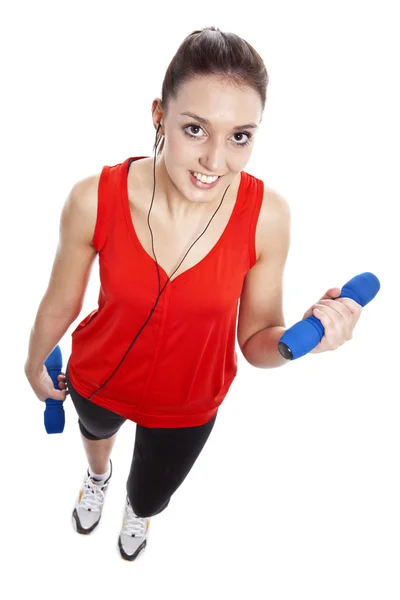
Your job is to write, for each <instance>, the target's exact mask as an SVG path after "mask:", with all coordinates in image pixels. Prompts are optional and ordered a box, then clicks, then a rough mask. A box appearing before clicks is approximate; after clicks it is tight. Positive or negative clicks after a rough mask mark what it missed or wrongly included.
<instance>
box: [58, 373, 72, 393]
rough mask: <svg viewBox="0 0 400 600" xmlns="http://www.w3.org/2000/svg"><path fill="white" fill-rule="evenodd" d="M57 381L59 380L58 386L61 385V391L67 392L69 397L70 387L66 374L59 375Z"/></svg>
mask: <svg viewBox="0 0 400 600" xmlns="http://www.w3.org/2000/svg"><path fill="white" fill-rule="evenodd" d="M57 379H58V385H59V387H60V389H62V390H66V395H67V396H68V394H69V391H68V386H67V378H66V376H65V374H64V373H60V374H59V375H57Z"/></svg>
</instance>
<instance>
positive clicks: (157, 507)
mask: <svg viewBox="0 0 400 600" xmlns="http://www.w3.org/2000/svg"><path fill="white" fill-rule="evenodd" d="M65 376H66V380H67V386H68V391H69V393H70V397H71V400H72V402H73V404H74V406H75V409H76V412H77V413H78V417H79V418H78V425H79V428H80V430H81V433H82V435H83V436H84V437H86V438H88V439H89V440H105V439H107V438H110V437H112V436H113V435H114V434H115V433H116V432H117V431H118V430H119V428H120V427H121V425H122V424H123V423H124V422H125V421H126V419H125V418H124V417H121V416H120V415H118V414H117V413H115V412H113V411H111V410H108V409H106V408H103V407H102V406H99V405H98V404H94V403H93V402H90V401H88V400H87V399H86V398H84V397H83V396H81V395H80V394H78V392H77V391H76V390H75V389H74V388H73V386H72V384H71V381H70V379H69V376H68V365H67V368H66V372H65ZM216 418H217V415H215V416H214V417H213V418H212V419H211V420H210V421H209V422H208V423H206V424H205V425H199V426H195V427H178V428H176V427H174V428H162V427H144V426H143V425H139V424H136V436H135V446H134V450H133V458H132V463H131V468H130V472H129V477H128V480H127V482H126V491H127V495H128V498H129V501H130V503H131V506H132V508H133V511H134V512H135V514H136V515H137V516H138V517H152V516H154V515H157V514H159V513H160V512H162V511H163V510H165V509H166V508H167V506H168V504H169V501H170V499H171V496H172V494H174V493H175V492H176V490H177V489H178V488H179V486H180V485H181V484H182V482H183V481H184V479H185V478H186V476H187V475H188V473H189V471H190V470H191V468H192V467H193V465H194V463H195V462H196V459H197V457H198V456H199V454H200V452H201V450H202V449H203V447H204V445H205V443H206V442H207V439H208V437H209V435H210V433H211V431H212V428H213V427H214V423H215V420H216Z"/></svg>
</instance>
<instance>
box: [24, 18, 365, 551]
mask: <svg viewBox="0 0 400 600" xmlns="http://www.w3.org/2000/svg"><path fill="white" fill-rule="evenodd" d="M267 84H268V74H267V71H266V68H265V65H264V63H263V61H262V59H261V57H260V56H259V55H258V53H257V52H256V51H255V50H254V48H253V47H252V46H251V45H250V44H249V43H248V42H246V41H245V40H243V39H242V38H240V37H238V36H237V35H235V34H233V33H223V32H221V31H220V30H219V29H217V28H214V27H210V28H206V29H203V30H201V31H194V32H193V33H191V34H190V35H189V36H187V38H186V39H185V40H184V41H183V43H182V44H181V46H180V47H179V49H178V51H177V53H176V55H175V56H174V58H173V59H172V61H171V63H170V65H169V67H168V69H167V72H166V74H165V78H164V82H163V86H162V99H160V98H157V99H155V100H154V101H153V104H152V122H153V127H154V128H155V130H156V143H155V146H154V157H146V156H136V157H130V158H128V159H126V160H124V161H122V162H121V163H119V164H117V165H114V166H105V167H104V168H103V169H102V171H101V172H100V173H98V174H97V175H94V176H90V177H87V178H86V179H83V180H81V181H79V182H77V183H76V184H75V185H74V186H73V188H72V190H71V193H70V195H69V197H68V199H67V201H66V203H65V205H64V208H63V211H62V216H61V227H60V243H59V246H58V249H57V254H56V258H55V262H54V265H53V269H52V273H51V278H50V283H49V287H48V289H47V291H46V294H45V296H44V297H43V300H42V302H41V304H40V307H39V310H38V314H37V317H36V321H35V324H34V327H33V329H32V333H31V338H30V345H29V355H28V358H27V361H26V364H25V372H26V375H27V377H28V379H29V381H30V384H31V386H32V388H33V390H34V392H35V393H36V395H37V397H38V398H39V400H41V401H45V399H46V398H49V397H52V398H55V399H59V400H64V399H65V398H66V395H67V394H69V395H70V396H71V399H72V401H73V403H74V406H75V408H76V411H77V413H78V416H79V420H78V423H79V427H80V432H81V436H82V441H83V444H84V448H85V451H86V454H87V458H88V463H89V467H88V469H87V472H86V474H85V477H84V481H83V485H82V488H81V490H80V493H79V497H78V499H77V501H76V505H75V507H74V510H73V523H74V525H75V527H76V529H77V531H78V532H80V533H85V534H87V533H90V532H91V531H93V529H94V528H95V527H96V526H97V525H98V523H99V521H100V518H101V511H102V508H103V503H104V499H105V494H106V491H107V488H108V485H109V482H110V478H111V475H112V463H111V459H110V455H111V450H112V447H113V445H114V442H115V438H116V434H117V432H118V430H119V428H120V427H121V425H122V424H123V423H124V422H125V421H126V419H129V420H131V421H133V422H135V423H136V424H137V427H136V438H135V445H134V452H133V459H132V464H131V469H130V473H129V477H128V479H127V488H126V489H127V496H126V503H125V509H124V521H123V526H122V530H121V533H120V536H119V540H118V545H119V549H120V552H121V556H122V557H123V558H125V559H127V560H134V559H135V558H136V557H137V556H138V555H139V553H140V552H141V551H142V550H143V549H144V548H145V546H146V543H147V536H148V527H149V522H150V517H151V516H153V515H156V514H159V513H160V512H161V511H163V510H165V508H166V507H167V506H168V503H169V501H170V499H171V496H172V495H173V494H174V493H175V491H176V490H177V489H178V487H179V486H180V485H181V484H182V482H183V481H184V479H185V478H186V476H187V475H188V473H189V471H190V470H191V468H192V467H193V464H194V463H195V461H196V459H197V457H198V456H199V454H200V452H201V450H202V448H203V447H204V445H205V443H206V441H207V439H208V437H209V435H210V433H211V431H212V428H213V426H214V423H215V419H216V416H217V412H218V408H219V406H220V405H221V403H222V402H223V400H224V398H225V396H226V394H227V392H228V390H229V387H230V385H231V383H232V381H233V380H234V378H235V376H236V372H237V355H236V352H235V339H236V335H237V339H238V344H239V347H240V349H241V352H242V353H243V355H244V357H245V358H246V360H247V361H248V362H249V363H250V364H251V365H253V366H255V367H260V368H274V367H279V366H282V365H284V364H286V362H287V361H286V360H285V359H284V358H283V357H282V356H281V355H280V354H279V352H278V341H279V339H280V337H281V336H282V334H283V333H284V331H285V322H284V316H283V310H282V280H283V271H284V266H285V261H286V258H287V254H288V250H289V238H290V210H289V206H288V204H287V202H286V200H285V199H284V198H283V197H282V196H281V195H280V194H278V193H277V192H275V191H274V190H272V189H270V188H268V187H267V186H265V185H264V182H263V181H262V180H261V179H258V178H256V177H254V176H252V175H250V174H249V173H247V172H246V171H244V169H245V167H246V165H247V163H248V161H249V159H250V157H251V154H252V151H253V147H254V143H255V139H256V136H257V132H258V129H259V126H260V123H261V120H262V115H263V111H264V107H265V103H266V88H267ZM160 141H161V146H160V147H159V149H158V153H157V155H156V149H157V148H158V146H159V142H160ZM97 254H98V255H99V269H100V280H101V287H100V292H99V306H98V308H97V309H95V310H94V311H92V312H91V313H90V314H89V315H87V316H86V317H85V318H84V319H83V321H81V323H80V324H79V325H78V327H77V328H76V329H75V330H74V332H73V333H72V352H71V356H70V357H69V361H68V365H67V368H66V373H65V374H64V373H62V374H61V375H60V376H59V386H60V388H61V390H60V391H55V390H54V387H53V385H52V382H51V379H50V377H49V375H48V373H47V370H46V368H45V366H44V362H45V360H46V358H47V357H48V356H49V354H50V352H51V351H52V350H53V348H54V347H55V345H56V344H57V343H58V342H59V340H60V339H61V338H62V336H63V335H64V333H65V332H66V331H67V329H68V327H69V326H70V324H71V323H72V322H73V321H74V320H75V319H76V318H77V316H78V315H79V313H80V310H81V307H82V304H83V299H84V294H85V290H86V287H87V282H88V279H89V276H90V271H91V268H92V265H93V262H94V259H95V258H96V256H97ZM339 294H340V288H331V289H329V290H328V291H327V292H326V294H324V295H323V296H322V298H321V299H320V300H319V301H318V302H317V303H316V304H315V305H313V306H312V307H311V308H310V309H308V310H307V311H306V313H305V314H304V316H303V319H304V318H307V317H308V316H309V315H310V314H312V313H314V314H315V315H316V316H317V317H318V318H319V319H320V320H321V322H322V324H323V325H324V328H325V335H324V337H323V338H322V340H321V342H320V344H319V345H318V346H317V347H316V348H315V349H314V350H313V352H314V353H317V352H324V351H327V350H333V349H336V348H337V347H339V346H340V345H342V344H343V343H344V342H345V341H346V340H349V339H351V337H352V330H353V328H354V326H355V325H356V323H357V321H358V319H359V316H360V313H361V307H360V306H359V305H358V304H357V303H355V302H353V301H352V300H350V299H346V298H338V296H339ZM335 298H336V299H335ZM239 302H240V304H239ZM316 307H317V308H318V311H317V310H316ZM237 317H238V321H237ZM236 321H237V323H238V325H237V330H236Z"/></svg>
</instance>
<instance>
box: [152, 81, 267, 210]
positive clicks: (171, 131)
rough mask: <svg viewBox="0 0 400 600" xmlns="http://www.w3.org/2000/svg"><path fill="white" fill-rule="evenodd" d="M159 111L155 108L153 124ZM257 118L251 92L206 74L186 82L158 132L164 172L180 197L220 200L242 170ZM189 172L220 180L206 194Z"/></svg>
mask: <svg viewBox="0 0 400 600" xmlns="http://www.w3.org/2000/svg"><path fill="white" fill-rule="evenodd" d="M159 109H160V106H159V105H157V110H156V111H155V113H154V117H155V122H157V121H158V120H159V119H160V116H161V114H162V113H160V112H158V111H159ZM184 112H190V113H192V114H194V115H197V117H200V118H202V119H206V120H208V121H209V123H206V122H203V121H201V119H199V118H195V117H192V116H189V115H183V114H181V113H184ZM261 119H262V105H261V99H260V97H259V95H258V94H257V92H256V91H254V90H253V89H252V88H249V87H245V88H239V87H237V86H236V85H235V84H233V83H232V82H229V81H227V80H225V81H224V80H222V79H221V78H220V77H219V76H209V75H208V76H201V77H200V76H199V77H196V78H195V79H193V80H191V81H189V82H187V83H186V84H185V85H184V86H183V87H182V89H181V90H180V92H179V94H178V97H177V98H176V99H175V100H171V102H170V104H169V107H168V113H167V114H166V115H164V116H163V117H162V121H161V124H162V130H160V131H159V133H160V134H163V135H164V136H165V141H164V148H163V152H162V159H163V160H164V163H165V168H166V170H167V172H168V174H169V177H170V178H171V179H172V181H173V182H174V184H175V186H176V187H177V188H178V189H179V191H180V192H181V193H182V194H183V196H185V197H186V198H189V199H198V200H204V201H205V200H207V201H212V200H213V199H215V198H216V197H217V196H220V195H221V192H222V191H224V190H225V189H226V187H227V186H228V185H230V184H231V183H232V181H233V180H234V179H235V178H236V176H237V175H238V173H240V171H242V170H244V168H245V167H246V165H247V163H248V161H249V159H250V156H251V153H252V149H253V145H254V139H255V134H256V132H257V127H258V126H259V124H260V121H261ZM252 125H254V126H255V127H253V126H252ZM193 171H196V172H198V173H201V174H204V175H219V176H221V177H220V179H219V180H218V182H217V184H216V185H215V187H213V188H211V189H204V188H201V187H198V185H197V184H196V183H194V182H193V181H192V178H191V176H190V172H193Z"/></svg>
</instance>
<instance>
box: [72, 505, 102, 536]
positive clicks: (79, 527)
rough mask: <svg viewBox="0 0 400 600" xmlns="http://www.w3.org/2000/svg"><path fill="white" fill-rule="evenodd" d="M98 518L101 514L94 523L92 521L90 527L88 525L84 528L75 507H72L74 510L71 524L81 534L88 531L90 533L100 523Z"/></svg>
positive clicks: (85, 533)
mask: <svg viewBox="0 0 400 600" xmlns="http://www.w3.org/2000/svg"><path fill="white" fill-rule="evenodd" d="M100 520H101V516H100V519H99V520H98V521H96V523H93V525H92V526H91V527H88V528H87V529H85V528H84V527H82V525H81V522H80V520H79V517H78V513H77V511H76V508H74V511H73V513H72V526H73V528H74V529H75V531H76V532H77V533H82V534H83V535H88V534H89V533H92V531H93V530H94V529H95V528H96V527H97V525H98V524H99V523H100Z"/></svg>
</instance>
